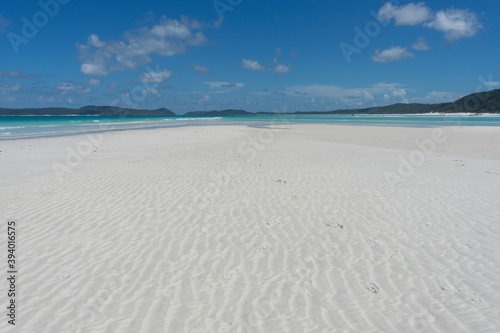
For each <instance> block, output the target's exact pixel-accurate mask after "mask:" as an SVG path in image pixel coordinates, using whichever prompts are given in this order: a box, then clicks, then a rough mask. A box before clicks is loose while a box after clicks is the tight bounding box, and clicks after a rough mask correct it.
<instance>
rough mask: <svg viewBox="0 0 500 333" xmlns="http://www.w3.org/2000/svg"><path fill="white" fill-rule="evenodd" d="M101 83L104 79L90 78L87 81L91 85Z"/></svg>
mask: <svg viewBox="0 0 500 333" xmlns="http://www.w3.org/2000/svg"><path fill="white" fill-rule="evenodd" d="M101 83H102V81H101V80H99V79H89V80H88V82H87V84H88V85H89V86H98V85H100V84H101Z"/></svg>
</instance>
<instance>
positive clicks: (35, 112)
mask: <svg viewBox="0 0 500 333" xmlns="http://www.w3.org/2000/svg"><path fill="white" fill-rule="evenodd" d="M431 112H434V113H500V89H495V90H490V91H486V92H480V93H474V94H470V95H467V96H465V97H462V98H460V99H458V100H456V101H455V102H451V103H439V104H419V103H410V104H403V103H397V104H392V105H387V106H376V107H371V108H363V109H341V110H333V111H296V112H287V113H282V114H302V115H307V114H315V115H321V114H423V113H431ZM266 114H269V115H272V114H275V112H248V111H245V110H234V109H228V110H221V111H217V110H213V111H192V112H187V113H186V114H184V116H191V117H193V116H252V115H266ZM68 115H76V116H177V115H176V114H175V113H174V112H172V111H170V110H169V109H166V108H160V109H156V110H138V109H129V108H120V107H115V106H84V107H81V108H79V109H70V108H28V109H6V108H0V116H68Z"/></svg>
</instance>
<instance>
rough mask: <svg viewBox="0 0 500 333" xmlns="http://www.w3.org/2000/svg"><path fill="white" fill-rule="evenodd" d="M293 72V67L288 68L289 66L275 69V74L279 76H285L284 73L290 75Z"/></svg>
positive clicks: (280, 66)
mask: <svg viewBox="0 0 500 333" xmlns="http://www.w3.org/2000/svg"><path fill="white" fill-rule="evenodd" d="M291 70H292V67H290V66H287V65H281V64H280V65H277V66H276V67H274V72H275V73H277V74H284V73H288V72H290V71H291Z"/></svg>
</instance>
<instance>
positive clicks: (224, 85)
mask: <svg viewBox="0 0 500 333" xmlns="http://www.w3.org/2000/svg"><path fill="white" fill-rule="evenodd" d="M203 84H206V85H208V86H209V87H210V89H239V88H242V87H244V86H245V84H244V83H241V82H224V81H208V82H203Z"/></svg>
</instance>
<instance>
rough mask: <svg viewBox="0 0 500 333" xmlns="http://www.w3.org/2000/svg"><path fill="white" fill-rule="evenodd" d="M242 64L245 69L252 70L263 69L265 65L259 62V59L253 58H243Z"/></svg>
mask: <svg viewBox="0 0 500 333" xmlns="http://www.w3.org/2000/svg"><path fill="white" fill-rule="evenodd" d="M241 66H242V67H243V68H245V69H248V70H250V71H263V70H264V66H262V65H261V64H259V62H258V61H257V60H252V59H243V60H242V63H241Z"/></svg>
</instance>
